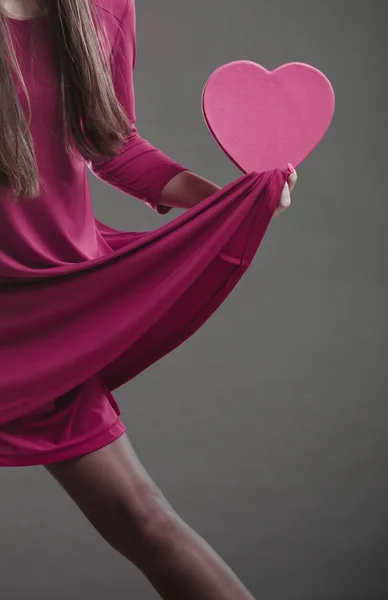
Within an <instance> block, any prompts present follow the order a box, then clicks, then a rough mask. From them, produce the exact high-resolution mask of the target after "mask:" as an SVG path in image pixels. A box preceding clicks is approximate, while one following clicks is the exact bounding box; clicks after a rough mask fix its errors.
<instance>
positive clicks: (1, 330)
mask: <svg viewBox="0 0 388 600" xmlns="http://www.w3.org/2000/svg"><path fill="white" fill-rule="evenodd" d="M288 176H289V172H288V171H282V170H274V171H268V172H265V173H260V174H259V173H250V174H247V175H244V176H243V177H241V178H240V179H238V180H237V181H234V182H232V183H231V184H229V185H228V186H226V187H225V188H223V189H221V190H220V191H218V192H217V193H215V194H213V195H212V196H210V197H209V198H207V199H206V200H204V201H202V202H200V203H199V204H198V205H196V206H194V207H193V208H191V209H189V210H187V211H185V212H184V213H183V214H181V215H179V216H178V217H176V218H175V219H173V220H172V221H170V222H169V223H167V224H165V225H163V226H161V227H159V228H158V229H156V230H154V231H149V232H124V231H118V230H115V229H113V228H111V227H108V226H106V225H104V224H103V223H101V222H99V221H98V220H96V235H99V236H102V237H103V238H104V240H105V242H107V244H108V245H109V252H107V253H106V254H105V255H104V256H99V257H98V258H96V259H93V260H87V261H82V262H78V263H70V264H65V265H64V266H59V267H52V268H45V269H34V268H24V267H23V268H20V269H17V268H15V273H16V274H15V276H14V277H9V276H8V277H2V278H1V277H0V286H1V287H0V289H1V294H0V466H17V465H19V466H23V465H33V464H47V463H50V462H54V461H60V460H65V459H67V458H73V457H75V456H80V455H82V454H85V453H87V452H91V451H93V450H96V449H98V448H101V447H103V446H105V445H106V444H109V443H110V442H112V441H113V440H114V439H117V438H118V437H119V436H120V435H122V434H123V433H124V432H125V426H124V424H123V423H122V422H121V421H120V411H119V408H118V406H117V403H116V402H115V400H114V398H113V396H112V391H113V390H115V389H117V388H119V387H120V386H122V385H123V384H125V383H126V382H128V381H130V380H131V379H133V378H134V377H135V376H136V375H138V374H139V373H140V372H142V371H143V370H144V369H146V368H148V367H149V366H150V365H152V364H153V363H155V362H156V361H157V360H159V359H160V358H162V357H163V356H165V355H166V354H168V353H169V352H171V351H172V350H173V349H175V348H176V347H177V346H179V345H180V344H182V343H183V342H184V341H185V340H187V339H188V338H189V337H190V336H191V335H193V334H194V333H195V332H196V331H197V330H198V329H199V328H200V327H201V326H202V325H203V324H204V323H205V322H206V321H207V320H208V319H209V317H210V316H211V315H212V314H213V313H214V312H215V311H216V309H217V308H218V307H219V306H220V304H221V303H222V302H223V301H224V300H225V298H226V297H227V296H228V295H229V294H230V293H231V291H232V290H233V288H234V287H235V286H236V284H237V283H238V282H239V280H240V279H241V277H242V276H243V274H244V273H245V272H246V270H247V269H248V268H249V266H250V265H251V263H252V260H253V258H254V256H255V254H256V252H257V250H258V248H259V246H260V243H261V241H262V239H263V237H264V235H265V233H266V231H267V228H268V226H269V224H270V222H271V219H272V217H273V214H274V211H275V209H276V207H277V205H278V203H279V200H280V197H281V193H282V190H283V188H284V185H285V183H286V182H287V179H288ZM255 313H256V315H257V314H258V313H257V310H256V309H255ZM258 318H260V313H259V314H258Z"/></svg>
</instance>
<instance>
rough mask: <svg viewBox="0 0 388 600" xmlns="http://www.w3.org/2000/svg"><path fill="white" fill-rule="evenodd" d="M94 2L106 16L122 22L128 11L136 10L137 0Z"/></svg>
mask: <svg viewBox="0 0 388 600" xmlns="http://www.w3.org/2000/svg"><path fill="white" fill-rule="evenodd" d="M93 4H94V5H95V7H96V8H97V9H98V10H101V11H102V12H103V13H104V14H105V16H106V17H108V16H110V17H113V18H114V19H115V20H116V21H118V22H119V23H121V22H122V21H123V20H124V19H125V17H126V16H127V15H128V13H131V12H134V11H135V0H93Z"/></svg>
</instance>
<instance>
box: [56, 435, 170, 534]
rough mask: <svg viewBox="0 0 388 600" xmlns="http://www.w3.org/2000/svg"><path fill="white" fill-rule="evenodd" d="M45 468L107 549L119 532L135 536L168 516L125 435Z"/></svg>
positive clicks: (161, 499) (153, 484)
mask: <svg viewBox="0 0 388 600" xmlns="http://www.w3.org/2000/svg"><path fill="white" fill-rule="evenodd" d="M45 468H46V470H47V471H48V472H49V473H50V474H51V475H52V476H53V477H54V478H55V479H56V480H57V482H58V483H59V484H60V485H61V486H62V487H63V488H64V489H65V490H66V492H67V493H68V494H69V496H70V497H71V498H72V499H73V500H74V502H75V503H76V504H77V505H78V507H79V508H80V509H81V511H82V512H83V513H84V515H85V516H86V517H87V518H88V520H89V521H90V522H91V523H92V524H93V526H94V527H95V528H96V529H97V530H98V531H99V533H100V534H101V535H102V536H103V537H104V538H105V539H106V540H107V541H109V542H110V543H111V542H112V538H114V537H115V535H116V534H117V533H119V532H120V530H122V529H123V527H125V529H126V534H128V533H129V532H130V531H131V530H132V533H133V534H134V535H135V534H136V535H139V534H141V533H142V532H144V531H145V530H146V528H147V527H152V525H153V524H155V523H156V521H157V520H158V519H159V520H160V519H161V518H163V515H165V514H167V513H170V512H172V509H171V506H170V505H169V504H168V503H167V501H166V500H165V498H164V497H163V495H162V493H161V492H160V490H159V488H158V487H157V486H156V484H155V483H154V482H153V481H152V479H151V478H150V476H149V475H148V473H147V472H146V471H145V469H144V467H143V466H142V464H141V463H140V461H139V459H138V457H137V456H136V454H135V451H134V449H133V447H132V445H131V443H130V441H129V439H128V436H127V435H126V434H123V435H122V436H121V437H120V438H118V439H117V440H115V441H114V442H112V443H111V444H109V445H108V446H105V447H104V448H101V449H100V450H97V451H95V452H91V453H90V454H86V455H84V456H80V457H77V458H74V459H71V460H67V461H63V462H60V463H54V464H51V465H45Z"/></svg>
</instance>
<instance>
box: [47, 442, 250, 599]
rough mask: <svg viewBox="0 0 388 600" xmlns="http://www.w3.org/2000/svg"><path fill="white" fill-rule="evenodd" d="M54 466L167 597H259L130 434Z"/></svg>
mask: <svg viewBox="0 0 388 600" xmlns="http://www.w3.org/2000/svg"><path fill="white" fill-rule="evenodd" d="M46 469H47V470H48V472H49V473H51V475H52V476H53V477H54V478H55V479H56V480H57V481H58V482H59V483H60V484H61V486H62V487H63V488H64V489H65V490H66V491H67V493H68V494H69V495H70V497H71V498H73V500H74V501H75V502H76V504H77V505H78V506H79V508H80V509H81V511H82V512H83V513H84V515H85V516H86V517H87V519H88V520H89V521H90V522H91V523H92V525H93V526H94V527H95V528H96V529H97V531H98V532H99V533H100V534H101V535H102V537H103V538H104V539H105V540H106V541H107V542H108V543H109V544H110V545H111V546H112V547H113V548H114V549H115V550H117V551H118V552H119V553H120V554H122V555H123V556H124V557H126V558H127V559H128V560H129V561H130V562H132V563H133V564H134V565H136V567H138V568H139V569H140V571H141V572H142V573H143V574H144V575H145V577H146V578H147V579H148V580H149V581H150V583H151V584H152V586H153V587H154V588H155V589H156V590H157V592H158V593H159V594H160V596H161V597H162V598H164V599H165V600H254V598H253V596H252V595H251V594H250V593H249V592H248V590H247V589H246V588H245V587H244V586H243V584H242V583H241V582H240V581H239V580H238V579H237V577H236V576H235V575H234V573H233V572H232V571H231V569H230V568H229V567H228V566H227V565H226V563H225V562H224V561H223V560H222V559H221V558H220V557H219V556H218V555H217V554H216V553H215V552H214V550H212V548H211V547H210V546H209V545H208V544H207V543H206V542H205V541H204V540H203V539H202V538H201V537H200V536H199V535H198V534H196V533H195V532H194V531H193V530H192V529H191V528H190V527H189V526H188V525H187V524H186V523H185V522H184V521H183V520H182V519H181V518H180V517H179V516H178V515H177V514H176V513H175V511H174V510H173V509H172V507H171V506H170V505H169V504H168V502H167V501H166V499H165V498H164V497H163V495H162V494H161V492H160V490H159V489H158V488H157V487H156V485H155V483H154V482H153V481H152V480H151V479H150V477H149V475H148V474H147V473H146V471H145V470H144V468H143V467H142V465H141V464H140V462H139V460H138V458H137V456H136V454H135V452H134V450H133V448H132V445H131V444H130V441H129V439H128V437H127V436H126V435H123V436H121V437H120V438H119V439H118V440H116V441H115V442H113V443H112V444H110V445H109V446H106V447H105V448H102V449H101V450H98V451H97V452H93V453H91V454H87V455H85V456H82V457H79V458H77V459H73V460H70V461H64V462H62V463H56V464H54V465H47V466H46Z"/></svg>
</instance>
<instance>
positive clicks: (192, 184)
mask: <svg viewBox="0 0 388 600" xmlns="http://www.w3.org/2000/svg"><path fill="white" fill-rule="evenodd" d="M220 189H221V188H220V187H219V186H218V185H216V184H215V183H212V182H211V181H208V180H207V179H204V178H203V177H201V176H200V175H196V174H195V173H192V172H191V171H183V172H182V173H178V175H176V176H175V177H173V178H172V179H171V180H170V181H169V182H168V183H167V185H166V186H165V187H164V188H163V190H162V192H161V195H160V198H159V203H160V204H162V205H163V206H171V207H173V208H183V209H188V208H191V207H192V206H195V205H196V204H198V203H199V202H201V201H202V200H205V198H208V197H209V196H211V195H212V194H214V193H215V192H217V191H218V190H220Z"/></svg>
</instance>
